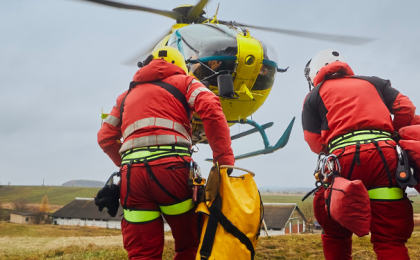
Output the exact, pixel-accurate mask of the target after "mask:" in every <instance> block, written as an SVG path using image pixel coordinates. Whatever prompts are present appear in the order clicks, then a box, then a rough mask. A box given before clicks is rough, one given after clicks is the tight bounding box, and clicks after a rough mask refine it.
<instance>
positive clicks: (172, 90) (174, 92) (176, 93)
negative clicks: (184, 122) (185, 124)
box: [148, 81, 191, 120]
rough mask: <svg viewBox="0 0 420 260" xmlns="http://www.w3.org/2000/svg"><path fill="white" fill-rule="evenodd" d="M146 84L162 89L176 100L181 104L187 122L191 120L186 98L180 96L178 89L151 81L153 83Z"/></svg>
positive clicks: (160, 82) (182, 95)
mask: <svg viewBox="0 0 420 260" xmlns="http://www.w3.org/2000/svg"><path fill="white" fill-rule="evenodd" d="M148 83H150V84H153V85H156V86H159V87H161V88H163V89H164V90H166V91H168V92H169V93H171V94H172V95H173V96H174V97H175V98H176V99H178V101H179V102H181V104H182V106H183V107H184V109H185V112H186V113H187V117H188V120H190V118H191V109H190V106H189V105H188V102H187V98H186V97H185V95H184V94H182V92H181V91H180V90H179V89H177V88H176V87H174V86H172V85H171V84H169V83H166V82H163V81H153V82H148Z"/></svg>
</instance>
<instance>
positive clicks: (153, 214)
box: [124, 209, 160, 223]
mask: <svg viewBox="0 0 420 260" xmlns="http://www.w3.org/2000/svg"><path fill="white" fill-rule="evenodd" d="M159 217H160V212H159V211H154V210H144V209H143V210H142V209H139V210H137V209H124V219H125V220H127V221H128V222H130V223H143V222H149V221H152V220H155V219H157V218H159Z"/></svg>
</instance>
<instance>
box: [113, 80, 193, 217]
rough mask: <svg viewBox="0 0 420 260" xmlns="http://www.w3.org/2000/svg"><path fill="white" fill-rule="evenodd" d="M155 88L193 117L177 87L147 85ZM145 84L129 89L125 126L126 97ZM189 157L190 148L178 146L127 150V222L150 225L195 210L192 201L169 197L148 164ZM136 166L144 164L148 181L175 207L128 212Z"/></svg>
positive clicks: (166, 206)
mask: <svg viewBox="0 0 420 260" xmlns="http://www.w3.org/2000/svg"><path fill="white" fill-rule="evenodd" d="M148 83H150V84H153V85H157V86H160V87H161V88H163V89H165V90H167V91H168V92H169V93H170V94H172V95H173V96H174V97H175V98H176V99H177V100H178V101H179V102H180V103H181V104H182V106H183V107H184V109H185V112H186V114H187V117H188V119H189V118H190V116H191V110H190V108H189V106H188V103H187V100H186V98H185V96H184V95H183V94H182V92H181V91H179V90H178V89H177V88H176V87H175V86H172V85H171V84H168V83H166V82H163V81H155V82H148ZM139 84H142V83H140V82H131V83H130V88H129V90H128V91H127V94H126V96H125V97H124V99H123V100H122V102H121V105H120V118H121V122H122V115H123V112H124V103H125V99H126V98H127V95H128V94H129V93H130V91H131V90H132V89H133V88H134V87H136V86H137V85H139ZM185 156H187V157H190V156H191V151H190V149H189V148H187V147H183V146H175V145H163V146H148V147H140V148H134V149H131V150H128V151H126V152H124V153H123V154H121V158H122V163H121V170H122V168H123V167H124V165H126V166H127V174H126V178H127V193H126V195H125V200H124V204H123V208H124V219H125V220H126V221H127V222H129V223H133V224H143V223H148V222H151V221H154V220H156V219H158V218H159V217H160V215H161V213H163V214H165V215H181V214H184V213H186V212H188V211H190V210H191V209H192V208H194V204H193V203H192V199H191V198H184V199H180V198H178V197H176V196H175V195H173V194H172V193H170V192H169V191H168V190H167V189H166V188H165V187H164V186H163V185H162V184H161V183H160V182H159V180H158V179H157V178H156V176H155V174H154V173H153V171H152V167H150V165H149V162H150V161H154V160H158V159H162V158H168V157H180V158H182V159H183V160H184V157H185ZM184 162H185V164H186V165H188V163H187V161H186V160H184ZM133 164H144V166H145V167H146V171H147V173H148V175H149V178H150V179H151V180H153V181H154V182H155V183H156V184H157V186H159V188H160V189H161V190H162V191H163V192H164V193H165V194H167V195H168V196H169V197H170V198H172V199H173V200H175V203H173V204H167V205H159V209H160V210H150V209H138V208H129V207H127V200H128V196H129V193H130V176H131V167H132V165H133Z"/></svg>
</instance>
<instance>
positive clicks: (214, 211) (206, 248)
mask: <svg viewBox="0 0 420 260" xmlns="http://www.w3.org/2000/svg"><path fill="white" fill-rule="evenodd" d="M221 207H222V199H221V197H220V195H217V196H216V198H215V200H214V202H213V205H212V206H211V207H210V209H209V210H210V216H209V220H208V223H207V227H206V233H205V234H204V238H203V243H202V245H201V249H200V255H201V260H207V259H208V258H209V257H210V255H211V252H212V249H213V244H214V238H215V236H216V230H217V226H218V224H220V225H221V226H222V227H223V228H224V229H225V230H226V231H227V232H228V233H230V234H231V235H233V236H234V237H236V238H237V239H238V240H239V241H240V242H241V243H242V244H244V245H245V246H246V248H247V249H248V250H249V252H250V253H251V260H254V257H255V249H254V245H253V244H252V242H251V240H250V239H249V238H248V237H247V236H246V235H245V234H244V233H243V232H242V231H240V230H239V229H238V228H237V227H236V226H235V225H234V224H233V223H232V222H230V221H229V219H228V218H227V217H226V216H225V215H224V214H223V213H222V212H221V211H220V208H221Z"/></svg>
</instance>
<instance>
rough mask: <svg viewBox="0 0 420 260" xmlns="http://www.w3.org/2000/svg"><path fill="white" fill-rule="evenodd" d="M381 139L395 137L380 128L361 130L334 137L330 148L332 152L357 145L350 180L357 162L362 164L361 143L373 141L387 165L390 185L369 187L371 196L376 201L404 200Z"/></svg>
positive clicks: (349, 175) (386, 139)
mask: <svg viewBox="0 0 420 260" xmlns="http://www.w3.org/2000/svg"><path fill="white" fill-rule="evenodd" d="M379 141H393V139H392V138H391V134H390V133H388V132H384V131H379V130H359V131H354V132H351V133H347V134H344V135H342V136H339V137H337V138H334V140H332V141H331V142H330V143H329V144H328V150H329V152H330V153H332V152H333V151H334V150H337V149H340V148H342V149H345V148H346V147H347V146H350V145H356V152H355V153H354V157H353V161H352V162H351V165H350V170H349V174H348V177H347V179H348V180H351V175H352V173H353V169H354V166H355V164H357V165H360V145H361V144H369V143H373V144H374V145H375V147H376V149H377V150H378V152H379V155H380V156H381V160H382V162H383V164H384V166H385V170H386V173H387V175H388V182H389V185H388V187H375V188H371V189H369V190H368V193H369V198H370V199H371V200H376V201H396V200H402V199H404V197H405V193H404V191H403V190H402V189H401V188H400V187H395V186H394V184H393V179H392V175H391V171H390V169H389V166H388V163H387V161H386V159H385V156H384V154H383V152H382V149H381V147H380V146H379V144H378V142H379Z"/></svg>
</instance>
